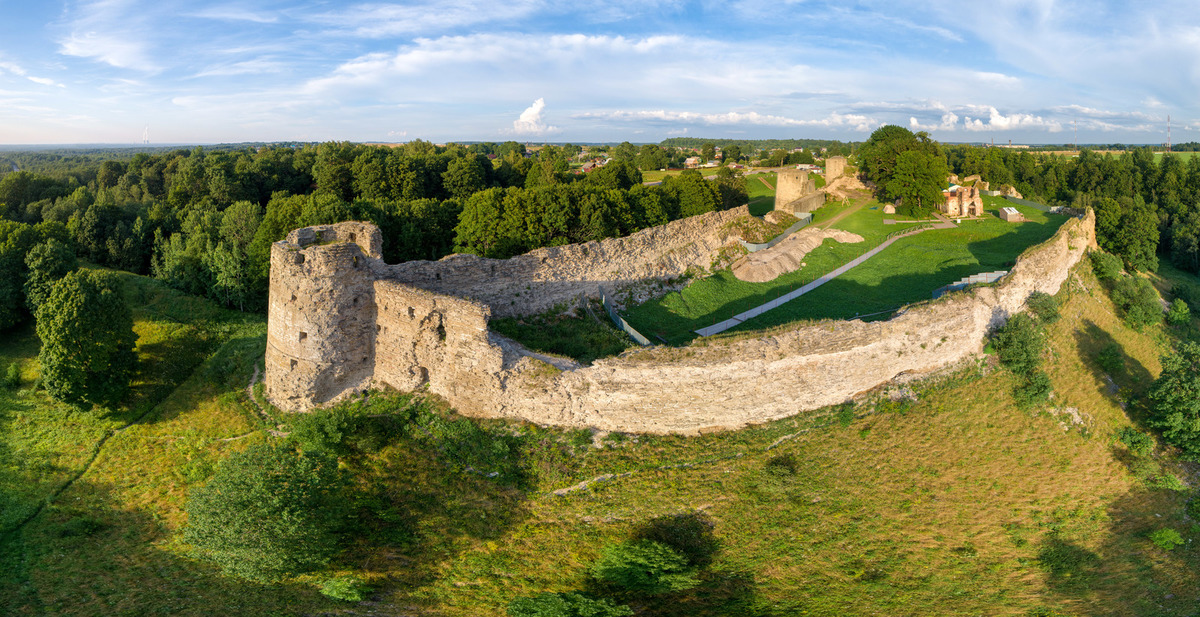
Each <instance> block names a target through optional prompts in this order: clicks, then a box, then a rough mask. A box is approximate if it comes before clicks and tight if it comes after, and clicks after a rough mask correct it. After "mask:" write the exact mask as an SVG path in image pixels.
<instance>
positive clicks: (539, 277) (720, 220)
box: [379, 206, 750, 317]
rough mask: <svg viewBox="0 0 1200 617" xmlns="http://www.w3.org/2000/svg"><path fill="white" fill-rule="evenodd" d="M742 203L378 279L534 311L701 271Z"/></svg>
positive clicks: (502, 312)
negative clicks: (601, 236) (605, 235)
mask: <svg viewBox="0 0 1200 617" xmlns="http://www.w3.org/2000/svg"><path fill="white" fill-rule="evenodd" d="M749 215H750V211H749V209H748V208H747V206H741V207H739V208H733V209H732V210H726V211H723V212H710V213H708V214H703V215H700V216H693V217H690V218H686V219H681V220H678V221H672V222H670V223H667V224H666V225H660V226H658V227H652V228H649V229H643V230H642V231H639V232H637V233H635V234H632V235H629V236H626V237H624V238H610V239H607V240H601V241H599V242H585V243H583V244H570V245H567V246H556V247H550V248H541V249H537V250H534V251H531V252H529V253H526V254H524V255H519V256H517V257H513V258H511V259H486V258H482V257H477V256H475V255H451V256H449V257H445V258H443V259H441V260H439V261H433V262H431V261H410V262H405V263H402V264H397V265H394V266H384V267H383V268H382V269H380V270H379V276H380V277H383V278H389V279H391V280H394V281H397V282H401V283H406V284H409V285H412V286H414V287H419V288H421V289H427V290H429V291H435V292H439V293H444V294H451V295H455V296H464V297H467V298H471V299H473V300H477V301H479V302H482V303H484V304H486V305H488V306H489V307H491V310H492V314H494V315H495V316H497V317H510V316H516V315H531V314H536V313H541V312H543V311H546V310H548V309H550V308H553V307H554V306H555V305H558V304H563V303H573V302H576V301H578V299H579V297H580V295H586V296H588V297H596V296H597V294H598V289H599V288H600V286H602V285H603V286H604V287H605V288H606V289H609V290H610V291H611V290H613V289H616V288H620V287H623V286H626V285H628V284H631V283H635V282H638V281H642V280H645V279H649V278H668V277H675V276H679V275H681V274H683V273H685V272H687V271H689V270H709V269H711V268H712V266H713V264H714V261H717V260H719V259H720V258H721V255H722V251H721V250H722V248H723V247H725V246H727V245H729V244H731V243H733V242H735V241H736V240H737V239H738V238H740V235H739V234H738V232H737V231H736V230H733V229H731V228H729V227H728V223H730V222H731V221H733V220H736V219H738V218H741V217H745V216H749Z"/></svg>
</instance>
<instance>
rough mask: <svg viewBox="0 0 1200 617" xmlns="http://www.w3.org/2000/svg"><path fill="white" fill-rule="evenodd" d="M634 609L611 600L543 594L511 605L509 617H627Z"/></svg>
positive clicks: (514, 601) (569, 593)
mask: <svg viewBox="0 0 1200 617" xmlns="http://www.w3.org/2000/svg"><path fill="white" fill-rule="evenodd" d="M632 614H633V609H631V608H629V607H628V606H625V605H624V604H614V603H613V602H612V601H610V600H604V599H600V600H593V599H591V598H588V597H587V596H584V595H580V594H578V593H574V592H566V593H541V594H538V595H536V596H533V597H523V598H517V599H515V600H513V601H512V602H510V603H509V605H508V615H509V617H627V616H628V615H632Z"/></svg>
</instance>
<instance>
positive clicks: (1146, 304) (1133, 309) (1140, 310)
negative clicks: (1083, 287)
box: [1112, 276, 1162, 330]
mask: <svg viewBox="0 0 1200 617" xmlns="http://www.w3.org/2000/svg"><path fill="white" fill-rule="evenodd" d="M1112 299H1113V303H1114V304H1116V305H1117V307H1118V308H1120V309H1121V315H1122V317H1124V319H1125V323H1127V324H1129V326H1130V327H1132V328H1134V329H1135V330H1141V329H1142V328H1143V327H1145V326H1148V325H1151V324H1156V323H1158V322H1159V321H1161V320H1162V305H1161V304H1159V297H1158V292H1157V291H1155V290H1154V285H1152V284H1150V281H1149V280H1147V279H1144V278H1142V277H1140V276H1123V277H1121V278H1119V279H1117V282H1116V284H1114V285H1113V290H1112Z"/></svg>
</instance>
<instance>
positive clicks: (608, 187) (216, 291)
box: [0, 140, 746, 329]
mask: <svg viewBox="0 0 1200 617" xmlns="http://www.w3.org/2000/svg"><path fill="white" fill-rule="evenodd" d="M579 153H580V149H579V148H578V147H577V146H574V147H573V146H569V145H568V146H564V147H561V148H559V147H555V146H545V147H542V148H540V149H538V150H537V152H536V153H533V154H532V155H530V154H527V153H526V148H525V146H524V145H522V144H518V143H516V142H506V143H503V144H494V143H485V144H471V145H469V146H459V145H453V144H451V145H449V146H435V145H434V144H431V143H428V142H424V141H420V140H417V141H413V142H411V143H408V144H406V145H403V146H399V147H386V146H372V145H363V144H351V143H324V144H316V145H311V144H310V145H271V146H245V147H236V148H230V147H223V148H201V147H196V148H193V149H190V150H189V149H176V150H170V151H158V152H138V153H131V152H127V151H122V152H119V153H117V154H116V155H115V156H108V157H107V158H106V157H105V156H104V155H103V153H95V152H85V153H78V152H54V151H50V152H45V151H43V152H25V153H5V154H4V155H3V156H2V157H0V164H3V165H4V166H5V167H4V171H0V174H3V176H2V177H0V217H2V220H0V272H2V274H3V275H2V276H0V314H3V315H6V316H7V317H6V318H4V319H3V320H0V329H2V328H4V327H8V326H11V325H13V324H15V323H18V322H20V321H23V320H24V319H25V318H27V317H28V309H27V308H26V306H25V305H26V302H25V292H24V286H25V281H26V279H27V278H28V265H27V264H26V263H25V259H26V255H27V254H28V253H29V252H30V251H31V250H32V249H33V248H34V247H35V246H37V245H39V244H41V243H43V242H46V241H49V240H51V239H54V240H56V241H61V242H66V243H68V244H69V245H70V246H71V247H72V248H73V249H74V251H75V252H76V253H77V254H78V256H79V257H80V258H82V259H85V260H88V261H90V262H92V263H96V264H100V265H104V266H108V267H112V268H117V269H121V270H128V271H130V272H135V273H139V274H152V275H153V276H155V277H157V278H159V279H161V280H163V281H165V282H166V283H168V284H170V285H171V286H173V287H175V288H177V289H180V290H183V291H186V292H188V293H192V294H196V295H201V296H207V297H210V298H213V299H216V300H218V301H220V302H222V303H223V304H225V305H226V306H229V307H233V308H237V309H240V310H252V311H253V310H261V309H262V308H263V307H264V305H265V302H266V282H267V274H268V265H269V264H268V259H269V252H270V246H271V244H272V243H274V242H276V241H278V240H280V239H282V238H283V237H284V235H285V234H286V233H287V232H288V231H290V230H292V229H295V228H297V227H303V226H307V225H316V224H327V223H335V222H339V221H343V220H368V221H371V222H374V223H375V224H377V225H379V227H380V229H381V230H382V232H383V235H384V257H385V259H386V260H387V261H389V262H397V261H404V260H413V259H438V258H441V257H443V256H445V255H447V254H450V253H452V252H455V251H460V252H472V253H476V254H479V255H483V256H487V257H499V258H503V257H509V256H512V255H516V254H520V253H523V252H527V251H529V250H532V249H534V248H538V247H542V246H555V245H561V244H568V243H573V242H584V241H589V240H600V239H603V238H609V237H614V236H622V235H626V234H629V233H632V232H635V231H637V230H639V229H642V228H645V227H649V226H653V225H659V224H662V223H665V222H667V221H670V220H674V219H677V218H680V217H686V216H692V215H695V214H701V213H704V212H710V211H714V210H720V209H727V208H730V207H735V206H738V205H741V204H743V203H745V202H746V191H745V188H744V183H743V181H742V180H741V178H740V177H738V176H736V175H734V174H733V173H732V172H730V171H729V170H723V171H721V172H720V173H719V174H718V177H717V179H716V180H706V179H704V178H703V177H701V176H700V174H699V173H698V172H689V173H684V174H682V175H679V176H676V177H672V178H668V179H666V180H664V181H663V182H662V184H661V185H658V186H643V184H642V176H641V172H640V170H639V165H638V163H639V161H638V158H639V157H641V158H643V159H645V158H646V157H647V156H650V155H651V154H653V155H655V160H654V161H653V164H654V165H655V168H657V166H659V165H660V163H662V164H665V162H664V161H665V160H667V159H668V158H670V157H672V156H673V157H678V156H679V155H680V153H678V152H668V151H666V150H662V149H659V148H658V147H657V146H649V147H642V148H641V149H638V148H636V147H634V146H632V144H622V145H621V146H617V147H615V148H613V149H612V156H613V157H614V158H613V159H612V160H611V161H610V162H609V163H608V164H607V165H604V166H601V167H597V168H596V169H595V170H593V171H590V172H589V173H586V174H584V173H574V172H573V171H572V165H571V163H572V161H574V162H579V161H578V156H577V155H578V154H579ZM660 159H661V160H660ZM641 162H642V163H646V161H645V160H643V161H641Z"/></svg>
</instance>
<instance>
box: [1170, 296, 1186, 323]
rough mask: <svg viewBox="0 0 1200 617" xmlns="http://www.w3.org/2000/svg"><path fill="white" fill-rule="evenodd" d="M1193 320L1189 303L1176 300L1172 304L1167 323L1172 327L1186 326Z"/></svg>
mask: <svg viewBox="0 0 1200 617" xmlns="http://www.w3.org/2000/svg"><path fill="white" fill-rule="evenodd" d="M1191 320H1192V310H1191V309H1190V308H1188V305H1187V302H1184V301H1183V300H1180V299H1179V298H1175V300H1173V301H1172V302H1171V307H1170V308H1168V309H1167V323H1169V324H1171V325H1172V326H1185V325H1187V323H1188V322H1189V321H1191Z"/></svg>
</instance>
